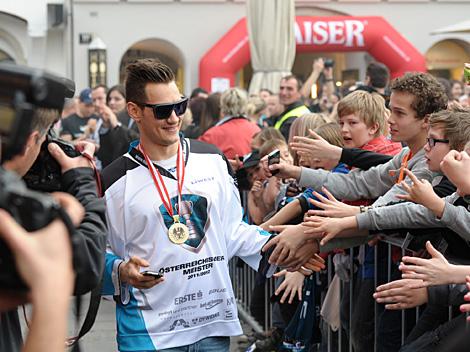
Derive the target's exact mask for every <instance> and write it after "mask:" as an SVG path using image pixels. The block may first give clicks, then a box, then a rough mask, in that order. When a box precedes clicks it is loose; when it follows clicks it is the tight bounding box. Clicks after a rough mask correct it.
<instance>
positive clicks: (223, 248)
mask: <svg viewBox="0 0 470 352" xmlns="http://www.w3.org/2000/svg"><path fill="white" fill-rule="evenodd" d="M181 143H182V146H183V150H184V155H185V162H186V171H185V173H186V175H185V180H184V185H183V192H182V200H181V202H182V204H181V206H180V209H181V211H180V219H181V222H183V223H185V224H186V225H187V226H188V228H189V230H190V237H189V239H188V240H187V241H186V242H185V243H184V244H182V245H176V244H173V243H172V242H170V240H169V239H168V236H167V233H168V228H169V227H170V226H171V224H172V223H173V219H172V218H171V217H170V215H169V214H168V212H167V210H166V209H165V207H164V205H163V203H162V201H161V199H160V196H159V195H158V191H157V189H156V188H155V185H154V183H153V180H152V178H151V176H150V173H149V170H148V168H147V166H146V164H145V161H144V159H143V157H142V155H141V154H140V153H139V152H138V151H137V150H136V149H135V148H134V149H132V150H131V151H130V152H129V153H128V154H126V155H124V156H122V157H121V158H119V159H117V160H116V161H115V162H113V163H112V164H111V165H110V166H108V167H107V168H106V169H105V170H104V171H103V181H104V184H105V187H106V192H105V198H106V205H107V220H108V227H109V236H108V251H107V254H106V272H105V280H104V289H103V291H104V294H113V295H114V296H115V298H116V301H117V308H116V320H117V329H118V337H117V339H118V346H119V350H120V351H154V350H159V349H164V348H171V347H176V346H184V345H188V344H191V343H194V342H196V341H198V340H201V339H203V338H205V337H209V336H233V335H239V334H241V333H242V330H241V327H240V324H239V321H238V317H237V306H236V301H235V297H234V293H233V289H232V286H231V282H230V277H229V271H228V261H229V260H230V259H231V258H232V257H233V256H239V257H241V258H242V259H243V260H244V261H245V262H246V263H248V264H249V265H250V266H251V267H253V268H254V269H255V270H257V269H258V265H259V262H260V259H261V255H260V250H261V248H262V246H263V245H264V244H265V243H266V241H267V240H268V239H269V233H267V232H264V231H263V230H261V229H260V228H259V227H257V226H251V225H247V224H246V223H244V222H242V208H241V205H240V199H239V193H238V189H237V187H236V184H235V180H234V178H233V177H232V176H231V175H230V173H229V170H231V169H230V168H229V167H228V164H227V160H226V159H225V158H224V156H223V154H221V153H220V151H218V150H217V149H216V148H215V147H213V146H211V145H208V144H205V143H202V142H198V141H194V140H187V139H182V140H181ZM169 162H170V164H173V167H174V166H175V165H176V158H175V160H174V161H172V160H170V161H169ZM164 164H165V163H163V165H164ZM167 164H168V161H167ZM154 165H155V167H156V168H157V169H158V170H159V171H160V173H161V174H162V177H163V179H164V182H165V185H166V187H167V189H168V193H169V195H170V198H171V202H172V206H173V207H174V209H178V204H177V203H178V194H177V182H176V178H175V177H174V175H173V174H172V170H171V168H168V167H167V166H166V165H165V166H166V167H167V168H163V167H162V166H159V165H162V163H158V164H154ZM132 256H138V257H140V258H143V259H145V260H147V261H148V262H149V263H150V267H149V268H148V270H153V271H158V272H160V273H163V274H164V277H165V281H164V282H163V283H161V284H158V285H156V286H154V287H153V288H151V289H146V290H139V289H136V288H133V287H129V286H127V287H126V286H125V285H122V284H121V283H120V282H119V278H118V275H117V269H118V266H119V264H120V263H121V262H122V261H123V260H127V259H129V258H130V257H132Z"/></svg>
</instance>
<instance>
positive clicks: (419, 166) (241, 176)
mask: <svg viewBox="0 0 470 352" xmlns="http://www.w3.org/2000/svg"><path fill="white" fill-rule="evenodd" d="M313 89H316V90H317V91H316V92H315V94H313V95H312V90H313ZM312 96H314V97H315V98H314V99H312ZM134 103H135V104H137V105H139V104H140V103H142V104H144V103H145V102H140V103H139V102H134ZM469 105H470V89H469V86H468V85H465V84H464V83H462V82H461V81H448V80H444V79H440V78H439V79H436V78H434V77H433V76H431V75H430V74H427V73H407V74H405V75H403V76H402V77H398V78H396V79H394V80H393V81H392V82H390V77H389V72H388V69H387V68H386V66H385V65H383V64H381V63H377V62H374V63H371V64H369V66H368V68H367V72H366V77H365V79H364V80H363V83H361V84H344V85H343V86H341V89H339V88H338V87H337V86H336V85H335V83H334V79H333V70H332V67H331V66H328V67H326V66H325V63H324V61H323V60H322V59H318V60H315V62H314V63H313V65H312V72H311V74H310V75H309V76H308V77H307V79H306V81H305V83H303V82H301V80H300V79H299V78H298V77H296V76H294V75H290V76H286V77H284V78H282V79H281V81H280V84H279V93H274V92H272V91H270V90H269V89H261V90H260V91H259V92H258V94H256V95H251V96H249V95H248V94H247V92H246V91H244V90H243V89H240V88H230V89H228V90H226V91H225V92H222V93H211V94H210V93H209V92H206V91H205V90H204V89H201V88H197V89H195V90H194V91H193V92H192V94H191V96H190V97H189V101H188V109H187V110H186V112H185V113H184V116H182V117H181V133H182V134H183V135H184V136H185V137H187V138H191V139H198V140H199V141H203V142H206V143H209V144H213V145H215V146H216V147H217V148H218V149H219V150H220V151H221V152H222V153H223V154H224V155H225V157H226V159H227V160H228V161H229V162H230V165H231V167H232V169H233V170H234V172H235V173H236V178H237V182H238V188H239V191H240V193H243V194H245V195H246V197H242V198H243V199H246V204H244V209H245V214H244V218H245V221H246V222H248V223H251V224H256V225H258V226H259V227H260V228H262V229H263V230H265V231H268V232H274V233H276V232H277V233H280V234H279V235H278V236H276V237H275V238H274V239H273V240H271V241H269V242H268V243H267V244H266V245H265V246H264V248H263V250H264V251H268V250H272V254H271V255H270V259H269V261H270V263H272V264H277V265H279V266H280V269H279V270H278V272H277V273H276V274H275V275H274V277H275V279H274V280H275V286H276V291H275V296H274V297H273V300H272V301H273V326H272V327H271V329H270V331H269V332H268V333H267V334H266V336H264V337H263V338H260V339H259V340H258V341H256V348H257V350H260V351H271V350H281V349H282V350H296V351H300V350H305V351H308V350H310V349H312V350H313V347H312V346H317V345H319V346H320V347H319V348H320V350H322V351H323V350H325V351H326V350H327V348H328V347H327V343H328V330H330V329H331V330H332V331H333V332H334V334H333V336H334V339H335V338H336V339H337V333H338V329H341V330H342V336H343V338H342V339H341V344H342V345H343V346H347V345H348V343H349V341H350V342H351V344H352V346H353V350H354V351H370V350H373V348H374V345H376V347H377V351H460V350H465V346H468V345H469V342H470V335H468V332H465V321H466V320H468V319H466V312H470V303H468V302H470V293H469V290H470V266H469V265H470V245H469V241H470V227H469V223H470V222H469V221H468V219H469V212H468V209H469V204H470V200H469V196H470V182H469V180H468V177H466V173H467V172H470V157H469V154H468V153H470V108H469ZM51 123H52V121H51V120H45V121H44V126H39V127H38V128H37V130H38V131H37V132H35V134H34V136H33V135H32V136H31V141H30V142H31V143H30V144H31V148H36V149H35V151H34V152H33V154H34V155H33V154H31V155H30V157H28V158H27V160H26V161H25V160H24V159H17V160H16V161H15V160H13V161H12V162H10V163H8V164H6V165H4V167H5V168H9V169H10V170H13V171H15V172H17V173H18V174H20V175H23V174H24V173H25V172H26V171H27V169H28V168H29V167H30V166H31V162H32V161H34V159H35V156H37V153H38V152H39V150H38V146H39V145H41V143H42V141H43V140H44V138H45V137H44V131H43V130H46V129H48V128H49V125H50V124H51ZM54 128H55V129H56V130H57V131H58V132H59V134H60V136H61V137H62V138H63V139H65V140H68V141H71V142H73V143H74V144H76V145H78V146H80V145H81V146H82V148H84V146H87V147H86V148H91V147H90V144H89V143H90V142H91V143H93V144H94V145H95V147H96V150H97V151H96V153H95V156H96V158H95V160H96V164H97V168H98V169H103V168H105V167H107V166H108V165H110V164H111V163H113V161H114V160H116V159H117V158H118V157H120V156H121V155H123V154H125V153H126V152H127V151H128V149H129V145H130V143H131V142H132V141H134V140H137V139H139V129H138V128H137V126H136V123H135V121H134V119H133V118H132V117H131V116H130V115H129V112H128V108H127V105H126V91H125V89H124V87H123V86H121V85H116V86H114V87H111V88H109V89H108V88H107V87H106V86H102V85H100V86H97V87H93V88H87V89H84V90H82V91H81V92H80V93H79V95H78V98H74V99H70V100H68V101H67V102H66V103H65V105H64V109H63V112H62V119H61V120H60V122H59V123H57V125H56V126H54ZM35 136H36V137H37V138H42V140H41V141H40V143H39V142H38V141H37V140H36V139H34V138H33V137H35ZM33 141H34V143H33ZM85 141H86V142H85ZM83 143H86V144H83ZM91 149H93V148H91ZM276 150H279V155H280V162H279V163H276V164H270V163H269V162H268V155H269V154H271V153H272V152H273V151H276ZM33 156H34V158H33ZM59 159H60V160H65V163H67V162H68V163H70V161H69V160H68V159H65V158H64V156H59ZM200 167H204V165H201V166H200ZM76 168H81V170H79V171H76V172H74V171H73V170H74V169H76ZM84 168H85V169H86V170H83V169H84ZM70 170H71V171H70ZM62 171H63V173H64V175H67V172H68V175H70V176H68V178H66V180H67V182H69V183H70V192H69V193H72V194H73V195H75V196H76V197H77V198H79V200H80V199H81V203H82V205H83V206H84V208H85V210H86V214H85V216H84V217H83V216H82V218H81V219H80V221H78V223H79V224H80V227H79V228H78V230H77V231H78V232H79V234H80V236H81V237H83V241H85V242H86V243H87V244H86V245H84V247H83V248H84V249H87V251H88V252H89V259H90V267H89V268H87V270H88V271H89V272H91V273H92V274H93V275H94V276H93V277H92V278H91V279H89V280H88V281H87V282H84V283H83V282H82V285H84V286H83V287H82V288H80V286H78V288H77V286H76V290H78V291H81V292H78V293H83V292H87V291H89V290H90V289H91V288H92V287H94V286H96V281H97V277H95V276H97V275H99V273H100V272H102V266H103V263H102V259H97V256H99V253H101V252H102V253H103V255H104V248H103V247H104V243H103V238H104V232H105V229H104V227H105V219H104V209H103V208H102V207H103V205H102V204H101V202H99V200H98V198H97V194H96V193H94V192H95V190H93V191H91V190H89V193H90V195H89V197H85V195H81V191H80V190H79V189H78V187H80V189H82V190H83V189H85V186H84V185H83V184H77V182H78V181H79V180H82V181H83V182H85V181H86V182H87V183H90V182H91V183H93V182H92V181H90V179H91V178H92V176H93V173H92V170H91V169H90V167H89V164H88V161H86V160H82V161H81V164H80V163H78V162H76V163H75V164H71V166H68V167H63V168H62ZM82 193H83V192H82ZM80 197H81V198H80ZM85 198H86V199H85ZM0 216H1V217H2V218H5V215H4V214H1V213H0ZM3 221H8V219H6V218H5V219H3V220H2V222H3ZM2 226H4V225H2ZM0 231H3V230H2V228H1V227H0ZM90 231H95V232H97V233H99V236H97V237H96V236H95V237H93V236H90V234H89V232H90ZM91 238H93V240H91ZM390 238H393V239H394V240H395V242H394V243H397V242H396V241H401V243H403V245H402V248H400V247H399V246H395V245H394V246H391V250H390V249H389V245H388V244H387V239H390ZM93 241H95V243H93ZM306 245H309V246H311V247H309V248H314V249H315V250H314V251H313V252H312V253H311V259H310V260H309V261H308V265H305V263H304V266H301V267H300V269H299V270H298V271H293V272H292V271H287V270H283V268H282V266H283V263H286V262H289V261H292V260H294V259H295V258H296V256H297V255H298V252H299V250H300V249H301V248H305V246H306ZM329 256H330V258H332V260H331V261H330V262H329V263H330V264H329V265H330V266H329V267H328V261H327V260H326V259H327V258H328V257H329ZM92 263H95V264H96V265H95V266H93V265H92ZM332 263H334V265H333V264H332ZM307 266H308V268H307ZM327 270H328V271H330V272H333V273H334V279H333V280H332V281H331V282H330V281H329V280H328V278H327V275H326V273H327ZM258 276H259V277H258V278H257V282H256V285H254V291H253V292H252V299H251V313H252V315H253V316H254V317H255V318H256V319H257V320H258V321H259V322H260V323H262V324H264V323H265V321H264V319H265V312H264V306H265V300H266V299H267V297H265V294H264V292H265V286H264V280H265V278H264V277H261V274H258ZM31 281H33V278H31ZM351 281H352V283H353V284H352V285H350V282H351ZM69 284H70V285H71V283H69ZM70 285H69V286H70ZM351 287H352V290H353V292H351V294H350V293H349V290H350V289H351ZM68 290H69V291H72V289H71V287H68ZM340 290H341V291H342V295H341V296H340V295H339V291H340ZM311 292H315V294H310V293H311ZM169 294H171V293H169ZM340 297H341V300H340ZM466 302H467V303H466ZM306 304H308V305H311V306H314V307H315V309H313V312H312V313H311V314H310V315H308V316H307V318H305V312H303V311H302V307H303V306H304V305H306ZM376 304H378V305H377V307H378V308H376ZM416 307H421V309H420V310H419V317H418V318H417V319H415V317H416V310H415V309H414V308H416ZM350 311H351V314H350V313H349V312H350ZM449 311H452V314H451V316H450V317H449ZM402 312H404V313H403V314H404V315H405V316H406V317H410V319H405V322H406V323H405V326H404V328H403V329H404V332H405V336H404V342H402V324H401V321H402ZM14 319H15V322H16V323H15V324H16V325H18V323H17V321H18V319H17V316H16V315H15V316H14ZM302 319H303V320H304V322H303V323H302V324H303V325H302V329H303V331H304V333H302V334H299V333H298V329H296V327H298V326H299V324H300V322H299V321H300V320H302ZM350 319H351V322H352V323H350ZM375 324H377V326H375ZM293 331H296V332H295V333H293ZM330 348H332V347H331V346H330Z"/></svg>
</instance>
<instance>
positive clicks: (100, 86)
mask: <svg viewBox="0 0 470 352" xmlns="http://www.w3.org/2000/svg"><path fill="white" fill-rule="evenodd" d="M98 88H103V89H104V93H105V94H107V93H108V87H107V86H106V84H98V85H96V86H94V87H93V88H91V90H96V89H98Z"/></svg>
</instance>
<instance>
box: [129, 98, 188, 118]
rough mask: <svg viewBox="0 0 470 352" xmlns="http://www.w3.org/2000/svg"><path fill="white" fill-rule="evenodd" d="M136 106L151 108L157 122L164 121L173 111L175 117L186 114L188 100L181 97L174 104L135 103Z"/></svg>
mask: <svg viewBox="0 0 470 352" xmlns="http://www.w3.org/2000/svg"><path fill="white" fill-rule="evenodd" d="M136 104H137V105H140V106H143V107H147V108H152V110H153V116H155V118H156V119H157V120H166V119H167V118H169V117H170V116H171V114H172V113H173V111H175V114H176V116H181V115H183V114H184V113H185V112H186V108H187V107H188V98H186V97H182V98H181V100H180V101H177V102H176V103H164V104H145V103H136Z"/></svg>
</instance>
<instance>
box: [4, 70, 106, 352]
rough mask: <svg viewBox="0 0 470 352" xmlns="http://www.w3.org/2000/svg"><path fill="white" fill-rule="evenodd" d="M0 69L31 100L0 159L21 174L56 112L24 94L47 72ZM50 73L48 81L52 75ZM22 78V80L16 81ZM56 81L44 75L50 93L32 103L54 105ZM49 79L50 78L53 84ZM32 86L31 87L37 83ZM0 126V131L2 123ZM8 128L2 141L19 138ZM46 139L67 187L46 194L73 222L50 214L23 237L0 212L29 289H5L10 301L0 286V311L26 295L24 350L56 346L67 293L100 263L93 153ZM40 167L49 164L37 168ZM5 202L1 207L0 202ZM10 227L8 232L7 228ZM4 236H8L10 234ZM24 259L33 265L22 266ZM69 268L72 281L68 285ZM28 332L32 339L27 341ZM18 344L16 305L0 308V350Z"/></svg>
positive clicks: (94, 276)
mask: <svg viewBox="0 0 470 352" xmlns="http://www.w3.org/2000/svg"><path fill="white" fill-rule="evenodd" d="M1 71H2V75H6V76H8V75H11V76H13V77H15V78H16V77H17V76H21V77H19V78H21V79H22V80H23V81H21V80H20V79H18V82H21V83H22V84H23V85H20V84H18V88H17V90H16V91H17V92H18V91H20V92H21V91H24V92H25V93H26V94H25V96H27V97H28V99H31V103H32V104H30V105H29V106H32V107H33V108H32V110H31V111H34V112H33V113H32V114H33V115H32V119H31V123H28V124H26V125H24V126H23V125H22V128H23V132H21V131H20V132H18V130H14V132H15V133H22V136H24V135H25V134H26V139H25V142H24V145H23V146H22V148H20V149H18V150H21V151H20V152H18V150H17V151H16V153H13V154H11V155H10V159H9V160H7V161H5V162H4V163H3V164H2V167H3V168H4V169H6V170H9V171H11V172H14V173H17V174H18V175H19V176H24V175H25V174H26V173H27V172H28V170H29V169H30V168H31V166H32V165H33V163H34V162H35V160H36V159H37V157H38V155H40V152H41V155H42V154H43V152H44V153H45V152H46V150H42V151H41V146H42V145H43V143H44V141H45V140H46V138H48V137H46V134H47V131H48V130H49V129H50V127H51V125H52V124H53V123H54V122H55V121H56V118H57V117H58V114H57V110H54V109H53V108H42V107H41V108H38V107H37V105H36V104H35V102H36V101H35V100H34V99H36V98H35V97H33V98H32V97H31V96H30V95H27V94H28V93H29V91H28V89H31V88H30V87H26V86H25V85H26V84H30V85H34V82H38V81H39V82H40V83H41V84H42V83H43V82H45V83H46V85H41V88H43V87H46V86H47V84H49V80H51V78H50V77H52V76H51V75H49V76H48V77H45V78H44V80H41V77H40V78H36V79H35V81H31V82H32V83H29V81H27V79H29V77H31V76H33V75H36V77H37V75H38V72H35V71H32V70H30V69H28V68H21V67H18V68H15V67H2V70H1ZM39 73H40V72H39ZM25 77H26V78H25ZM53 80H55V82H54V81H53ZM25 81H26V83H24V82H25ZM57 81H59V79H58V78H54V77H52V81H50V82H52V83H51V84H52V86H51V87H50V88H51V90H50V92H51V93H49V92H47V91H46V92H47V94H52V95H51V97H50V98H49V95H47V99H49V100H46V99H45V98H44V99H43V100H41V101H40V104H42V105H39V106H48V104H55V106H56V108H58V106H60V105H59V104H60V101H61V99H63V95H62V97H60V96H61V94H60V91H57V89H58V87H57ZM53 84H56V86H54V85H53ZM60 86H61V84H59V88H60ZM0 88H2V89H3V90H2V93H3V94H5V91H7V90H5V86H0ZM14 88H16V87H10V89H11V91H13V90H14ZM32 88H33V89H35V88H36V89H37V87H32ZM48 88H49V87H48ZM64 88H65V87H64ZM68 88H69V87H67V89H68ZM54 89H55V90H54ZM54 92H56V93H57V94H58V97H57V96H55V95H53V94H54ZM62 94H63V93H62ZM72 94H73V92H72ZM43 96H45V95H41V96H40V97H43ZM54 99H55V100H56V101H54V103H50V101H53V100H54ZM57 101H58V103H57ZM30 109H31V108H30ZM21 114H22V112H20V113H17V115H16V116H15V119H18V121H22V120H20V118H22V116H23V115H21ZM2 127H3V126H2ZM27 131H30V132H27ZM2 132H4V131H3V130H2ZM12 133H13V132H12ZM15 133H13V134H12V135H9V134H8V133H7V134H4V135H5V136H6V137H7V138H6V140H8V141H10V142H11V141H18V140H22V139H16V138H17V137H18V136H17V135H16V134H15ZM18 143H19V142H18ZM47 143H48V144H47V150H48V152H49V153H50V155H51V156H52V158H54V159H55V160H56V161H57V163H58V165H59V166H60V170H61V173H62V175H61V176H60V185H61V187H60V188H61V191H64V192H67V193H68V194H66V193H53V194H52V196H53V197H54V198H56V200H57V201H58V203H59V204H60V205H61V206H62V208H63V209H64V210H66V211H67V213H68V215H69V217H70V218H71V220H72V222H73V224H71V225H73V226H70V225H67V224H66V225H67V227H68V230H66V229H65V227H64V223H62V222H60V221H59V220H54V221H53V222H51V223H50V224H49V225H48V226H47V227H44V228H41V229H40V230H38V231H35V232H32V233H34V236H30V235H28V236H27V238H28V239H25V237H24V236H22V235H21V233H23V234H24V235H26V234H27V232H26V231H25V230H24V229H22V228H21V227H20V226H19V225H17V224H16V227H15V225H12V223H13V220H12V219H11V218H10V217H9V216H7V215H5V214H2V213H1V212H0V223H1V225H0V234H1V235H2V236H1V237H3V238H4V240H5V241H6V242H7V243H8V245H9V249H10V250H11V252H12V253H13V254H14V258H15V260H16V263H17V270H18V272H19V273H20V276H21V277H22V278H23V280H24V283H25V284H26V285H27V286H29V288H30V294H29V295H24V294H21V293H20V292H16V291H15V292H12V291H10V292H12V293H13V295H10V298H11V297H12V296H13V297H15V298H16V299H15V300H14V301H13V300H11V299H6V296H5V295H4V292H5V291H4V290H3V291H1V292H0V293H1V294H2V295H1V296H0V302H1V304H0V310H3V311H5V310H6V309H7V308H10V309H13V308H15V307H16V306H18V305H19V304H23V303H25V302H27V301H32V303H33V322H32V328H31V333H30V337H29V338H28V340H27V341H26V345H25V350H27V351H30V350H37V351H45V350H47V351H59V350H64V348H65V329H66V322H65V319H66V317H67V314H66V312H67V308H68V303H67V302H68V300H69V296H70V294H71V293H72V292H73V293H74V294H75V295H81V294H84V293H86V292H89V291H91V290H92V289H93V288H95V287H96V286H98V284H99V283H100V280H101V276H102V272H103V269H104V249H105V243H106V225H105V224H106V223H105V207H104V202H103V201H102V200H101V199H100V198H99V195H98V192H97V188H96V182H95V178H94V170H93V168H92V167H91V166H92V165H91V163H90V161H89V159H90V158H92V157H93V153H94V145H93V144H91V143H88V142H79V143H77V149H78V151H80V152H81V153H82V156H80V155H79V156H77V157H69V156H67V155H66V153H65V152H64V151H63V150H62V149H61V147H59V145H58V144H56V143H54V139H53V138H52V140H51V139H49V140H48V141H47ZM22 144H23V143H22ZM22 144H19V145H18V146H20V145H22ZM7 152H10V150H9V149H8V148H5V151H4V153H5V154H7ZM8 154H10V153H8ZM83 155H86V156H87V157H84V156H83ZM50 160H51V159H49V160H48V162H49V161H50ZM41 162H42V159H41V160H38V164H39V165H41ZM45 170H49V169H48V168H46V167H45ZM54 180H55V179H54ZM75 198H76V199H75ZM77 200H78V202H77ZM80 203H81V204H80ZM9 204H10V203H7V204H4V205H3V206H2V207H5V206H8V205H9ZM26 205H28V204H26ZM15 206H16V205H15ZM20 207H21V206H20ZM5 209H7V208H6V207H5ZM29 209H31V208H28V207H27V206H26V207H25V208H24V209H22V210H24V211H31V210H29ZM33 209H34V208H33ZM34 215H35V214H34V213H33V214H31V217H34ZM4 220H5V221H4ZM17 221H18V219H17ZM71 227H72V228H74V230H70V229H71ZM12 232H13V233H14V235H12ZM63 232H65V234H66V235H67V234H70V236H66V238H67V241H68V242H67V243H66V244H65V245H64V244H63V242H65V240H63V239H61V237H60V236H62V237H63ZM17 233H18V234H19V235H18V238H16V235H17ZM12 236H13V237H14V239H13V240H12V238H13V237H12ZM30 238H31V239H30ZM32 238H34V239H32ZM71 239H72V244H73V259H74V260H73V264H74V267H73V269H72V268H71V265H70V264H71V261H70V243H71V241H70V240H71ZM61 241H62V242H61ZM61 243H62V244H61ZM32 252H35V253H32ZM19 257H21V258H19ZM43 257H46V258H43ZM0 259H1V258H0ZM69 262H70V263H69ZM25 263H33V264H31V265H30V267H29V268H27V265H25ZM67 263H69V264H67ZM7 270H8V269H7ZM74 273H75V284H74V286H73V278H74V275H73V274H74ZM56 274H57V275H56ZM74 287H75V288H74ZM37 302H39V303H37ZM64 302H65V303H64ZM64 312H65V313H64ZM62 313H64V314H62ZM57 322H59V323H60V324H59V325H60V327H59V328H58V327H57V326H56V325H57ZM54 326H55V328H54ZM38 329H39V330H38ZM54 331H56V333H54ZM51 335H54V338H52V336H51ZM31 339H32V340H33V341H35V342H34V343H30V340H31ZM38 339H39V340H38ZM52 341H55V342H57V343H55V342H52ZM46 345H47V347H46ZM20 346H21V328H20V325H19V319H18V314H17V312H16V310H13V311H10V312H6V313H2V314H1V315H0V351H12V352H14V351H18V350H19V349H20Z"/></svg>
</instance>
